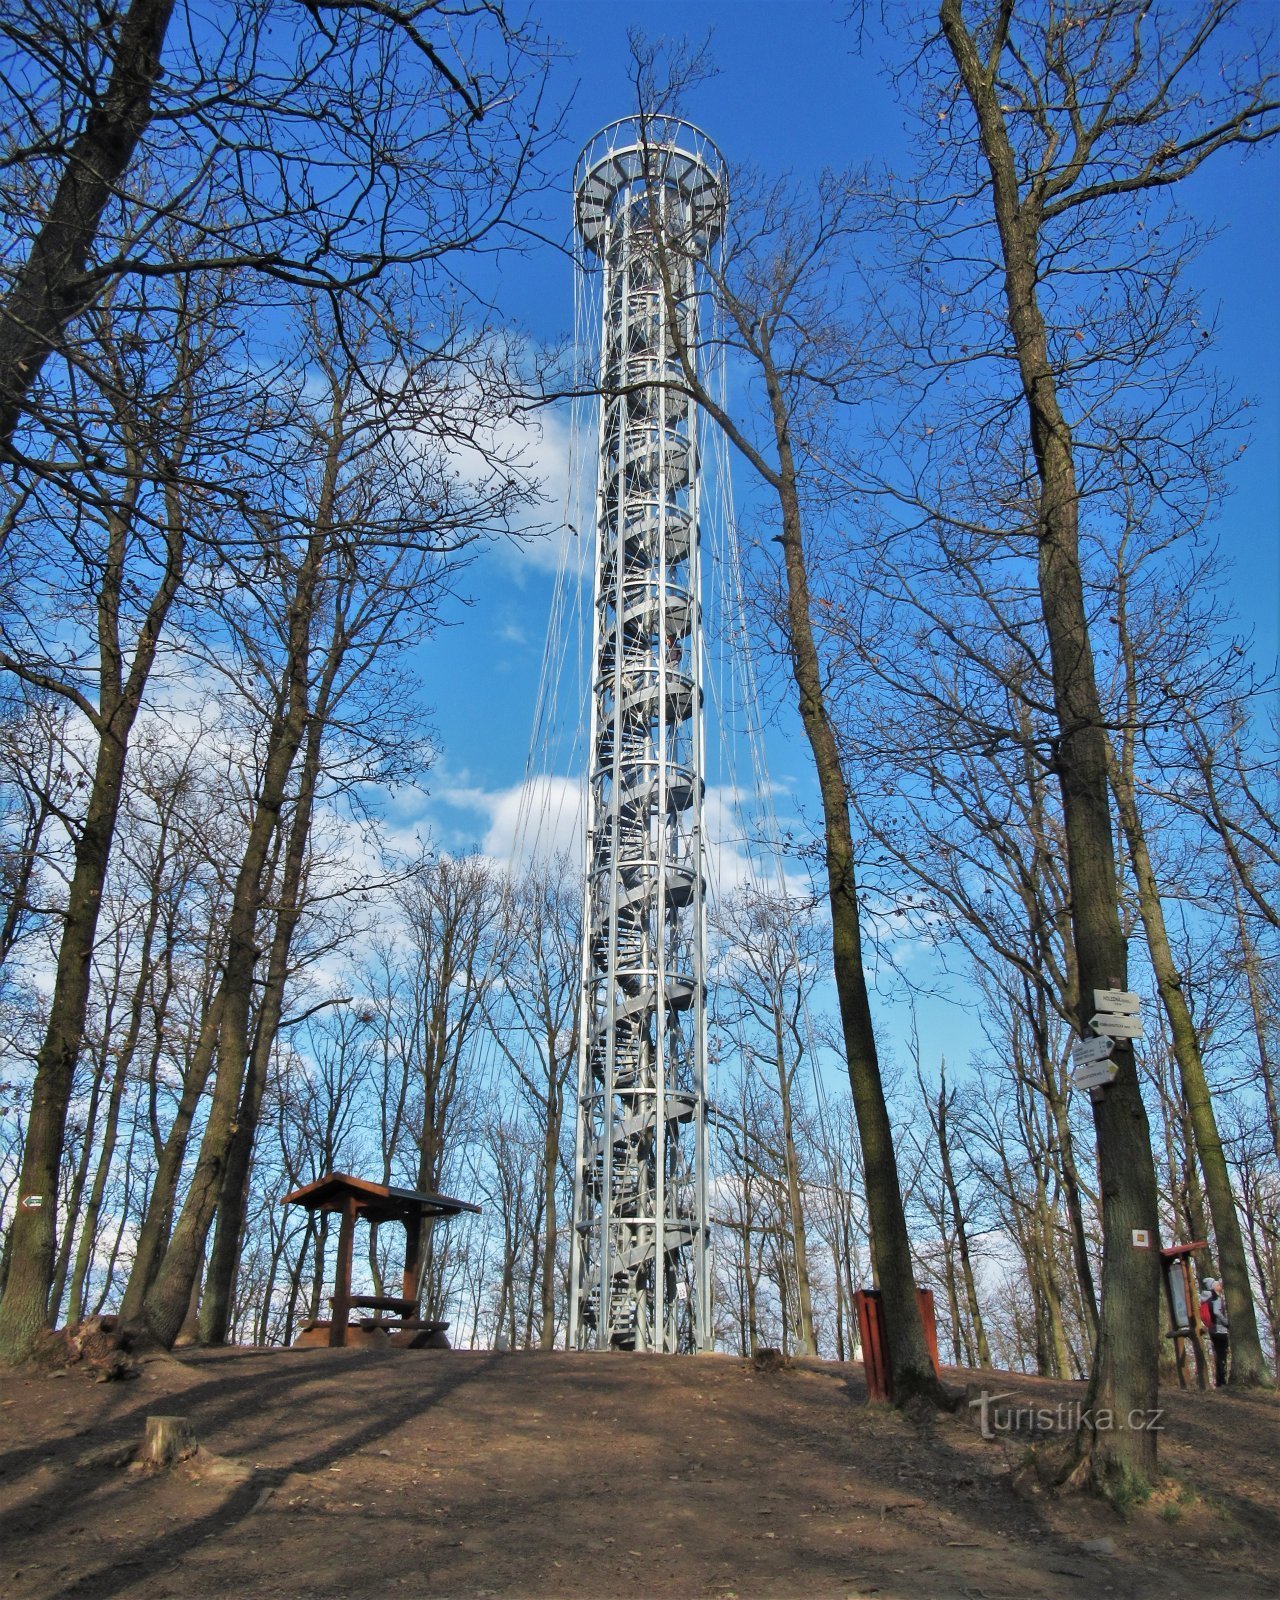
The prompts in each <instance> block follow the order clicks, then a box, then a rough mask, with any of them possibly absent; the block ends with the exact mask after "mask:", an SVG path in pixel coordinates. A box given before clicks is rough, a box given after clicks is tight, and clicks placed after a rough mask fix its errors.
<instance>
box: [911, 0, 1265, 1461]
mask: <svg viewBox="0 0 1280 1600" xmlns="http://www.w3.org/2000/svg"><path fill="white" fill-rule="evenodd" d="M1231 11H1232V7H1230V6H1229V5H1223V4H1211V5H1206V6H1203V7H1200V8H1197V10H1196V11H1195V12H1194V13H1188V14H1186V15H1183V16H1179V17H1178V18H1176V19H1170V18H1165V17H1163V16H1159V17H1158V16H1156V15H1155V14H1153V13H1149V12H1148V11H1147V9H1146V8H1145V7H1143V6H1142V5H1140V4H1131V3H1129V0H1111V3H1108V4H1105V5H1102V6H1099V7H1096V8H1094V9H1093V10H1092V11H1091V12H1089V13H1088V14H1087V15H1077V14H1075V13H1074V12H1072V11H1070V10H1057V9H1054V10H1045V9H1042V8H1038V7H1033V6H1030V5H1027V6H1019V5H1016V4H1007V3H1006V4H1001V5H994V4H993V5H989V6H973V5H966V4H965V0H942V4H941V7H940V11H939V21H940V24H941V27H940V32H939V33H938V34H937V35H936V36H935V38H934V39H933V41H932V48H931V49H930V50H928V51H927V52H926V53H925V55H924V56H923V58H922V62H923V71H924V74H925V82H926V93H925V95H924V96H922V99H927V101H928V105H927V112H928V115H929V116H930V118H931V119H932V118H933V117H934V116H935V115H936V117H937V120H936V122H933V123H932V127H933V131H932V133H931V135H930V141H929V144H930V161H931V171H930V174H929V176H928V177H927V178H926V179H925V182H924V188H923V191H922V195H921V198H920V201H919V203H918V204H916V205H914V207H913V213H914V216H915V217H916V219H917V220H919V221H921V222H922V223H923V224H924V226H925V227H926V228H927V230H928V237H929V240H930V241H931V245H932V246H933V247H935V255H938V254H940V253H945V254H946V255H947V257H948V259H949V260H950V262H951V264H952V268H953V270H951V271H950V272H949V273H944V276H943V278H942V279H941V281H939V284H938V287H939V288H945V294H944V295H939V296H937V308H938V312H939V315H941V314H943V313H949V312H950V310H951V308H952V306H953V305H954V304H955V303H956V299H957V297H958V299H959V301H960V302H961V303H962V305H963V309H964V312H965V314H966V315H969V316H970V317H971V318H972V316H973V315H974V314H975V313H976V311H977V307H978V305H979V303H981V306H982V311H983V312H984V313H985V312H988V311H990V312H996V313H998V315H999V316H1000V319H1001V321H1002V323H1003V324H1004V327H1005V328H1006V329H1007V331H1008V335H1009V337H1010V339H1011V341H1012V344H1011V347H1010V354H1011V355H1012V369H1011V368H1010V364H1009V362H1008V361H1007V360H1002V359H1000V358H996V360H995V361H994V363H993V366H992V368H991V371H992V372H993V374H999V376H1000V377H1001V378H1002V379H1005V380H1006V381H1004V382H1003V383H1002V390H1003V400H1002V403H1003V405H1004V407H1005V409H1004V411H1003V417H1004V419H1005V425H1004V427H1003V428H1000V427H997V428H996V429H995V432H996V433H998V434H999V435H1000V437H1001V439H1002V440H1004V441H1006V442H1007V441H1008V440H1009V439H1010V438H1013V437H1017V438H1019V439H1020V441H1021V444H1022V448H1021V450H1017V451H1010V452H1009V454H1008V455H1007V456H1006V459H1020V460H1023V461H1025V463H1026V471H1027V473H1028V475H1029V479H1030V484H1031V487H1032V488H1033V490H1034V494H1033V498H1034V501H1035V507H1034V523H1033V526H1032V528H1030V529H1027V530H1026V531H1027V532H1028V533H1031V532H1033V533H1034V541H1033V549H1034V558H1035V567H1036V572H1037V587H1038V594H1039V600H1040V606H1041V613H1042V618H1043V625H1044V633H1045V640H1046V646H1047V651H1048V656H1049V662H1050V669H1051V687H1052V718H1053V732H1052V762H1053V766H1054V769H1055V771H1056V773H1057V776H1058V779H1059V783H1060V786H1061V790H1062V803H1063V816H1064V823H1065V830H1066V838H1067V866H1068V875H1069V882H1070V891H1071V914H1072V930H1073V940H1074V944H1075V949H1076V957H1077V964H1078V981H1079V1002H1078V1003H1079V1012H1078V1024H1079V1027H1080V1030H1081V1031H1082V1032H1087V1031H1088V1028H1087V1024H1088V1017H1089V1014H1090V1013H1091V1011H1092V1009H1093V1007H1092V999H1093V993H1094V991H1095V990H1099V989H1107V988H1111V987H1115V986H1116V985H1117V984H1119V985H1121V986H1123V984H1124V982H1125V979H1126V971H1125V953H1124V942H1123V930H1122V927H1121V921H1120V914H1119V890H1118V881H1117V870H1116V859H1115V851H1114V846H1113V840H1112V833H1111V810H1110V796H1109V792H1108V775H1107V765H1106V740H1105V716H1104V710H1103V705H1102V701H1101V697H1100V693H1099V687H1098V677H1097V671H1096V667H1095V656H1094V647H1093V636H1092V630H1091V619H1090V614H1089V607H1088V605H1087V603H1086V597H1085V582H1084V576H1083V568H1082V558H1081V506H1082V503H1083V502H1082V495H1084V494H1086V493H1087V491H1088V489H1089V487H1090V484H1089V475H1088V473H1087V472H1085V471H1084V469H1083V467H1082V461H1083V460H1084V459H1085V456H1084V455H1083V454H1082V451H1086V452H1087V449H1088V445H1089V443H1091V442H1092V439H1091V436H1090V431H1089V430H1090V426H1091V424H1092V422H1093V421H1094V420H1096V419H1097V418H1098V417H1100V416H1103V415H1104V413H1102V412H1100V411H1098V410H1097V409H1090V408H1091V407H1096V404H1097V402H1098V399H1099V395H1100V392H1101V390H1102V389H1103V388H1105V387H1106V386H1107V385H1111V387H1112V389H1113V391H1114V389H1115V386H1116V385H1117V384H1123V382H1124V381H1125V374H1126V372H1127V373H1129V374H1132V373H1133V372H1135V371H1136V370H1137V369H1139V368H1141V366H1142V363H1143V360H1144V358H1145V356H1146V354H1147V350H1148V349H1149V348H1150V347H1149V346H1143V344H1142V343H1141V342H1140V340H1139V339H1138V338H1136V337H1134V336H1133V335H1132V334H1131V333H1125V332H1123V331H1122V332H1121V335H1120V337H1119V339H1118V341H1117V342H1116V343H1115V344H1114V345H1112V346H1110V347H1108V349H1107V351H1106V353H1105V354H1103V352H1102V343H1101V341H1103V340H1105V338H1106V336H1107V335H1108V334H1110V333H1111V332H1112V331H1114V329H1115V327H1116V325H1117V321H1118V320H1121V319H1123V316H1124V313H1125V310H1126V309H1128V308H1129V307H1130V306H1131V307H1132V308H1133V309H1134V310H1141V311H1142V312H1143V313H1144V317H1143V323H1144V326H1146V327H1151V326H1154V327H1156V328H1157V329H1159V328H1160V326H1161V320H1160V319H1161V317H1162V315H1163V316H1165V317H1167V316H1168V315H1169V313H1170V311H1171V310H1172V307H1173V304H1174V302H1173V301H1172V300H1170V299H1169V298H1168V297H1167V295H1166V289H1167V285H1168V281H1169V280H1168V270H1167V269H1168V266H1169V260H1168V253H1167V252H1166V251H1163V249H1162V247H1161V246H1159V245H1155V246H1153V247H1152V248H1150V249H1146V247H1145V246H1144V245H1143V243H1142V242H1141V241H1140V242H1139V243H1138V244H1137V246H1136V247H1135V244H1134V234H1135V230H1134V227H1133V207H1134V205H1135V203H1138V204H1140V203H1142V202H1143V200H1144V197H1150V196H1151V195H1152V194H1154V193H1160V192H1163V191H1166V190H1167V189H1168V188H1169V187H1170V186H1171V185H1173V184H1175V183H1176V182H1178V181H1179V180H1180V179H1182V178H1184V177H1185V176H1187V175H1189V174H1190V173H1191V172H1193V171H1195V170H1197V169H1198V168H1199V167H1200V166H1201V165H1202V164H1203V162H1204V161H1205V160H1206V159H1208V158H1209V157H1210V156H1212V155H1214V154H1215V153H1216V152H1217V151H1220V150H1222V149H1225V148H1229V147H1232V146H1237V147H1239V146H1241V145H1246V144H1248V143H1251V142H1256V141H1257V140H1258V139H1261V138H1265V137H1268V136H1270V135H1271V134H1272V133H1273V132H1275V131H1276V128H1277V121H1276V104H1275V102H1274V100H1273V98H1272V96H1271V91H1270V82H1269V78H1268V75H1267V72H1266V69H1265V68H1262V69H1257V68H1256V58H1254V57H1251V56H1248V57H1245V58H1238V57H1237V55H1236V54H1235V53H1234V51H1233V48H1232V44H1231V41H1230V39H1229V38H1228V36H1227V32H1226V28H1225V24H1226V22H1227V21H1228V19H1229V17H1230V14H1231ZM1219 69H1221V72H1219ZM939 142H941V144H942V147H943V148H942V153H941V154H939V151H938V148H937V147H938V144H939ZM944 187H945V192H944ZM975 203H976V206H977V209H976V211H974V210H972V209H968V210H965V211H964V212H963V214H962V208H966V207H971V206H972V205H974V204H975ZM975 218H976V220H975ZM961 234H963V235H964V237H965V244H964V247H963V249H962V247H961V246H960V243H959V236H960V235H961ZM962 258H963V260H962ZM1082 265H1083V266H1084V268H1085V270H1084V274H1083V276H1080V277H1077V278H1076V279H1075V280H1074V282H1073V281H1072V280H1070V279H1069V277H1068V274H1070V273H1071V272H1073V271H1076V270H1077V269H1078V268H1080V267H1081V266H1082ZM1108 273H1110V274H1111V275H1112V276H1111V284H1112V285H1116V286H1119V285H1123V286H1124V290H1123V292H1122V295H1121V299H1120V302H1119V303H1117V304H1115V305H1114V306H1109V305H1108V304H1107V302H1106V300H1105V297H1104V291H1103V286H1104V284H1105V283H1106V282H1107V275H1108ZM1144 274H1145V275H1146V282H1147V284H1148V290H1144V289H1142V287H1141V283H1142V280H1143V277H1144ZM1130 285H1132V287H1133V290H1134V292H1133V294H1132V295H1131V296H1129V301H1128V303H1126V301H1125V295H1127V294H1128V288H1129V286H1130ZM1152 286H1154V288H1152ZM1149 291H1150V292H1149ZM1162 295H1165V298H1163V299H1162ZM1144 302H1145V303H1144ZM1068 318H1069V319H1070V320H1069V321H1068V320H1067V319H1068ZM940 331H949V330H940ZM1090 341H1092V344H1090ZM1081 342H1084V343H1085V344H1086V346H1089V347H1090V348H1088V349H1086V350H1085V351H1081V352H1078V353H1077V350H1076V348H1075V347H1076V346H1077V345H1078V344H1080V343H1081ZM987 348H988V347H987V343H986V341H985V340H980V341H979V349H980V350H981V351H982V353H983V355H984V357H985V356H986V353H987ZM962 355H963V353H962V352H960V353H957V356H956V359H957V361H959V360H960V359H961V358H962ZM975 365H976V358H975ZM1090 384H1092V385H1093V389H1092V391H1090V388H1089V386H1090ZM1131 398H1132V397H1131ZM1010 405H1016V407H1017V411H1016V413H1015V412H1013V411H1011V410H1010V409H1009V406H1010ZM1131 409H1132V407H1131ZM993 414H994V408H993ZM1015 415H1016V417H1017V426H1016V428H1014V427H1013V426H1012V425H1011V419H1012V418H1013V417H1014V416H1015ZM1168 417H1169V413H1168V412H1167V411H1166V412H1163V413H1160V412H1157V413H1156V414H1154V415H1153V414H1152V413H1151V412H1150V409H1149V408H1148V409H1147V410H1146V411H1144V413H1143V426H1140V427H1138V428H1135V429H1134V430H1133V431H1132V433H1131V435H1130V447H1131V449H1132V450H1133V451H1134V452H1138V451H1143V450H1149V451H1152V452H1155V451H1156V449H1157V445H1156V443H1155V441H1156V440H1157V439H1158V437H1159V434H1160V429H1161V425H1162V424H1167V421H1168ZM1095 437H1096V435H1095ZM1082 439H1083V440H1084V441H1085V442H1084V443H1083V444H1082ZM1168 453H1169V454H1170V455H1172V450H1170V451H1169V452H1168ZM975 487H976V485H975ZM1119 1061H1120V1071H1119V1074H1118V1076H1117V1078H1116V1080H1115V1082H1114V1083H1113V1084H1112V1086H1111V1087H1109V1088H1107V1089H1106V1090H1104V1091H1100V1092H1098V1093H1097V1094H1096V1095H1095V1097H1094V1118H1095V1124H1096V1128H1097V1136H1098V1146H1099V1161H1100V1177H1101V1189H1102V1199H1103V1215H1104V1238H1105V1257H1104V1283H1105V1286H1106V1287H1105V1293H1104V1299H1103V1307H1102V1316H1101V1324H1100V1333H1099V1340H1098V1347H1097V1352H1096V1356H1095V1361H1094V1368H1093V1375H1092V1380H1091V1388H1090V1393H1089V1404H1090V1407H1091V1408H1096V1407H1099V1406H1100V1407H1103V1408H1105V1409H1110V1410H1112V1411H1114V1412H1116V1413H1118V1414H1123V1415H1129V1414H1132V1413H1137V1412H1140V1411H1146V1412H1148V1413H1149V1412H1150V1411H1151V1410H1152V1409H1153V1408H1154V1404H1155V1397H1156V1381H1157V1378H1156V1374H1157V1365H1158V1355H1159V1326H1158V1295H1159V1271H1158V1262H1157V1260H1156V1257H1155V1254H1154V1252H1152V1251H1146V1252H1143V1251H1141V1250H1137V1249H1135V1248H1133V1245H1132V1238H1133V1232H1134V1230H1135V1229H1139V1230H1141V1229H1146V1230H1148V1236H1150V1230H1152V1229H1154V1227H1155V1225H1156V1186H1155V1174H1154V1168H1153V1165H1152V1158H1151V1143H1150V1137H1149V1130H1148V1128H1147V1122H1146V1114H1145V1111H1144V1108H1143V1104H1142V1098H1141V1093H1140V1088H1139V1081H1138V1075H1137V1071H1136V1067H1135V1064H1134V1061H1133V1055H1132V1051H1131V1050H1129V1049H1127V1048H1124V1047H1122V1048H1121V1049H1120V1052H1119ZM1096 1414H1097V1412H1096V1410H1090V1409H1087V1410H1086V1418H1088V1417H1091V1416H1094V1415H1096ZM1077 1445H1078V1450H1077V1457H1076V1464H1075V1469H1074V1473H1073V1481H1082V1480H1085V1479H1087V1480H1089V1481H1090V1482H1092V1483H1093V1484H1095V1485H1096V1486H1098V1487H1099V1488H1102V1489H1108V1488H1118V1489H1119V1490H1120V1492H1123V1485H1124V1483H1125V1482H1126V1481H1127V1480H1128V1479H1129V1478H1130V1477H1133V1478H1136V1479H1138V1480H1142V1479H1147V1478H1149V1477H1150V1476H1151V1475H1152V1474H1153V1472H1154V1471H1155V1464H1156V1437H1155V1434H1154V1432H1153V1431H1152V1430H1150V1429H1138V1428H1130V1429H1125V1430H1116V1431H1114V1432H1112V1433H1109V1434H1106V1435H1105V1436H1104V1435H1103V1434H1101V1433H1100V1432H1098V1431H1096V1430H1094V1429H1093V1428H1092V1427H1091V1426H1089V1425H1088V1424H1087V1423H1086V1426H1085V1427H1084V1428H1082V1430H1081V1433H1080V1435H1079V1437H1078V1440H1077Z"/></svg>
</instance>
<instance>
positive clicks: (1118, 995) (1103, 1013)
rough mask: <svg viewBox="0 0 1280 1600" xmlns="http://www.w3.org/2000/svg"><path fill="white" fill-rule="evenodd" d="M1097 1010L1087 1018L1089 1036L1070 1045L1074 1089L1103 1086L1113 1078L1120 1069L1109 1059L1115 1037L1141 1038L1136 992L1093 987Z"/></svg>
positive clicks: (1140, 1002) (1138, 997)
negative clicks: (1090, 1032)
mask: <svg viewBox="0 0 1280 1600" xmlns="http://www.w3.org/2000/svg"><path fill="white" fill-rule="evenodd" d="M1093 1003H1094V1005H1095V1006H1097V1008H1098V1009H1097V1012H1096V1014H1095V1015H1094V1016H1092V1017H1090V1018H1089V1026H1090V1027H1091V1028H1092V1029H1093V1034H1094V1036H1093V1037H1092V1038H1086V1039H1078V1040H1077V1041H1076V1043H1075V1044H1073V1045H1072V1046H1071V1064H1072V1066H1073V1067H1074V1068H1075V1071H1074V1072H1073V1073H1072V1075H1071V1081H1072V1083H1073V1084H1074V1085H1075V1087H1076V1088H1077V1089H1102V1088H1105V1087H1106V1085H1107V1084H1109V1083H1114V1082H1115V1076H1116V1073H1117V1072H1118V1071H1119V1070H1120V1069H1119V1067H1118V1066H1117V1065H1116V1063H1115V1062H1114V1061H1112V1060H1111V1059H1110V1057H1111V1052H1112V1051H1113V1050H1114V1049H1115V1045H1116V1040H1117V1039H1141V1037H1142V1018H1141V1016H1140V1015H1139V1014H1138V1012H1139V1007H1140V1006H1141V1004H1142V1000H1141V997H1140V996H1139V995H1136V994H1133V993H1131V992H1130V991H1129V990H1128V989H1095V990H1094V991H1093Z"/></svg>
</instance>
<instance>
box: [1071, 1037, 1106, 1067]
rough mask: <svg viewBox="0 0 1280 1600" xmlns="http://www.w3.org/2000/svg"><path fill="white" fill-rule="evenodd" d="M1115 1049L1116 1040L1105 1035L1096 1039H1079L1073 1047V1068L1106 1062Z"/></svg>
mask: <svg viewBox="0 0 1280 1600" xmlns="http://www.w3.org/2000/svg"><path fill="white" fill-rule="evenodd" d="M1114 1047H1115V1040H1114V1039H1109V1038H1107V1036H1106V1034H1103V1035H1102V1036H1101V1037H1100V1038H1096V1039H1077V1040H1076V1042H1075V1044H1073V1045H1072V1046H1071V1064H1072V1066H1073V1067H1075V1068H1077V1070H1078V1069H1079V1068H1080V1067H1088V1066H1091V1065H1092V1064H1093V1063H1094V1062H1095V1061H1105V1060H1106V1059H1107V1057H1108V1056H1109V1055H1110V1054H1111V1052H1112V1050H1113V1048H1114Z"/></svg>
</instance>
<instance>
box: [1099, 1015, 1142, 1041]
mask: <svg viewBox="0 0 1280 1600" xmlns="http://www.w3.org/2000/svg"><path fill="white" fill-rule="evenodd" d="M1089 1026H1090V1027H1091V1028H1092V1029H1093V1031H1094V1032H1095V1033H1097V1034H1104V1033H1105V1034H1110V1036H1111V1037H1112V1038H1113V1039H1141V1037H1142V1018H1141V1017H1140V1016H1138V1015H1137V1013H1136V1012H1133V1013H1129V1014H1125V1013H1124V1012H1121V1011H1100V1012H1099V1013H1098V1015H1097V1016H1096V1017H1090V1018H1089Z"/></svg>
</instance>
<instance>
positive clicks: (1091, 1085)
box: [1071, 1061, 1118, 1089]
mask: <svg viewBox="0 0 1280 1600" xmlns="http://www.w3.org/2000/svg"><path fill="white" fill-rule="evenodd" d="M1117 1070H1118V1069H1117V1067H1116V1064H1115V1062H1114V1061H1095V1062H1093V1063H1092V1064H1091V1065H1090V1066H1087V1067H1081V1068H1080V1069H1079V1071H1078V1072H1075V1073H1073V1074H1072V1078H1071V1081H1072V1083H1074V1084H1075V1086H1076V1088H1077V1089H1101V1088H1102V1087H1103V1086H1104V1085H1106V1084H1108V1083H1114V1082H1115V1076H1116V1072H1117Z"/></svg>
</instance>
